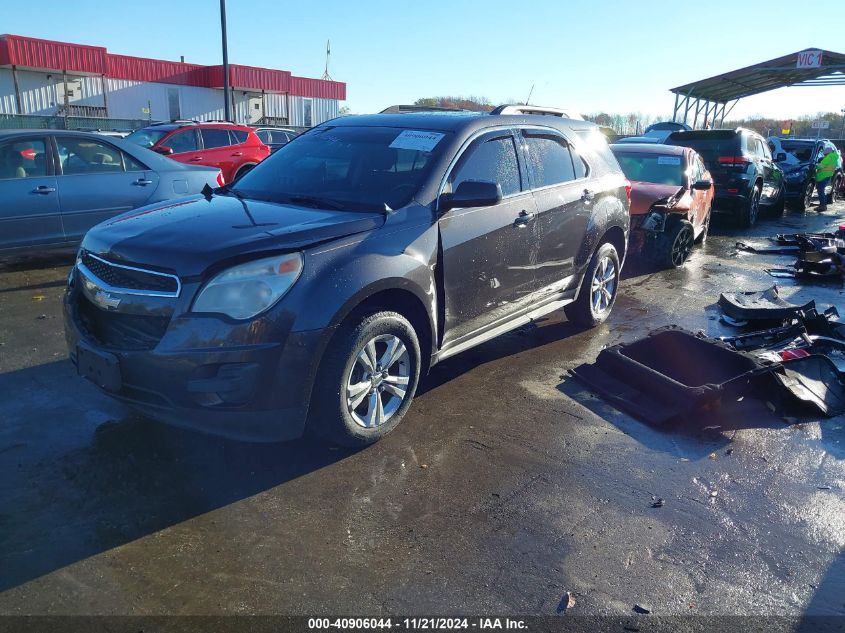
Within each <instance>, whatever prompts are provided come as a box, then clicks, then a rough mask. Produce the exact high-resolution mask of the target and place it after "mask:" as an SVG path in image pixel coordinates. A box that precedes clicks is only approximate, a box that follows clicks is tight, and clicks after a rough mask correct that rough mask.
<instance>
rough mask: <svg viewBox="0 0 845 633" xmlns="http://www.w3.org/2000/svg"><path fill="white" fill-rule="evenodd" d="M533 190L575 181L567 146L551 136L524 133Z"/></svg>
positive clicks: (554, 136) (559, 139) (555, 136)
mask: <svg viewBox="0 0 845 633" xmlns="http://www.w3.org/2000/svg"><path fill="white" fill-rule="evenodd" d="M525 141H526V143H527V144H528V164H529V166H530V168H531V174H532V177H533V182H532V186H533V187H534V188H539V187H546V186H548V185H556V184H559V183H562V182H569V181H570V180H575V168H574V167H573V165H572V154H571V152H570V151H569V144H568V143H567V142H566V141H565V140H564V139H563V138H561V137H559V136H557V135H553V134H548V135H546V134H542V135H541V134H534V133H525Z"/></svg>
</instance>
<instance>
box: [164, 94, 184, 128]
mask: <svg viewBox="0 0 845 633" xmlns="http://www.w3.org/2000/svg"><path fill="white" fill-rule="evenodd" d="M167 107H168V108H169V110H170V120H171V121H177V120H179V119H181V118H182V109H181V108H180V107H179V88H168V89H167Z"/></svg>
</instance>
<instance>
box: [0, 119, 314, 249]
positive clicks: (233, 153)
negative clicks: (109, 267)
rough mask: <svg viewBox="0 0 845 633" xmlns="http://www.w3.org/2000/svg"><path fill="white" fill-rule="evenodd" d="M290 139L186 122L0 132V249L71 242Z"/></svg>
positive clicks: (241, 170) (285, 133) (253, 161)
mask: <svg viewBox="0 0 845 633" xmlns="http://www.w3.org/2000/svg"><path fill="white" fill-rule="evenodd" d="M296 135H297V133H296V132H295V131H293V130H289V129H286V128H271V127H263V128H250V127H247V126H243V125H235V124H226V123H198V122H195V121H174V122H171V123H164V124H154V125H150V126H147V127H145V128H141V129H139V130H135V131H134V132H132V133H129V134H125V133H123V132H116V131H103V130H96V131H93V132H74V131H65V130H14V131H12V130H9V131H0V201H2V202H3V204H2V211H0V252H13V251H20V250H22V249H31V248H33V247H39V248H47V247H54V246H66V245H73V244H76V243H78V242H79V241H80V240H81V239H82V236H83V235H84V234H85V231H87V230H88V229H90V228H91V227H92V226H94V225H95V224H98V223H99V222H102V221H103V220H106V219H108V218H110V217H113V216H115V215H118V214H120V213H123V212H124V211H128V210H131V209H135V208H138V207H141V206H143V205H146V204H150V203H153V202H159V201H163V200H168V199H172V198H177V197H181V196H185V195H189V194H196V193H199V192H200V191H201V190H202V189H203V187H204V186H206V185H208V186H210V187H220V186H222V185H224V184H225V183H227V182H231V181H233V180H236V179H238V178H240V177H241V176H243V175H244V174H245V173H247V172H248V171H249V170H250V169H252V168H253V167H254V166H255V165H257V164H258V163H259V162H261V161H262V160H264V159H265V158H266V157H267V156H269V155H270V153H271V151H275V150H276V149H278V148H279V147H282V146H284V145H286V144H287V143H288V142H289V141H290V140H291V139H292V138H294V137H295V136H296ZM165 156H166V157H167V158H163V157H165ZM171 159H173V160H171ZM180 163H182V164H183V165H180Z"/></svg>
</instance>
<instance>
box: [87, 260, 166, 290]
mask: <svg viewBox="0 0 845 633" xmlns="http://www.w3.org/2000/svg"><path fill="white" fill-rule="evenodd" d="M79 264H80V265H81V266H84V268H85V270H83V272H84V273H86V275H88V276H93V277H95V278H96V279H97V280H99V281H101V282H102V283H103V284H104V285H105V289H107V290H113V291H115V292H123V293H125V294H138V295H149V296H159V297H178V296H179V292H180V290H181V284H180V282H179V278H178V277H177V276H176V275H170V274H168V273H160V272H156V271H153V270H144V269H142V268H135V267H133V266H125V265H123V264H115V263H114V262H109V261H106V260H105V259H102V258H100V257H97V256H96V255H92V254H91V253H89V252H87V251H83V252H82V253H81V255H80V257H79ZM89 273H90V274H89Z"/></svg>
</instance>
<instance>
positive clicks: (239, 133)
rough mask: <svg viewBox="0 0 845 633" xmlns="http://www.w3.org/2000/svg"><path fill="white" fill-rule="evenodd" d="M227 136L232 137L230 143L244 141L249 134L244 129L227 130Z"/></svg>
mask: <svg viewBox="0 0 845 633" xmlns="http://www.w3.org/2000/svg"><path fill="white" fill-rule="evenodd" d="M229 136H231V137H232V145H238V144H240V143H246V139H247V138H249V134H248V133H247V132H245V131H244V130H229Z"/></svg>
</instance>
